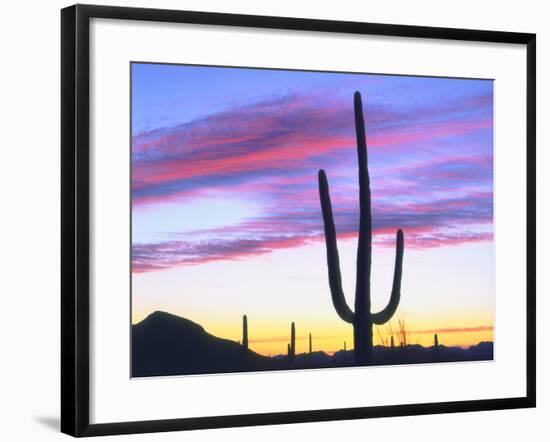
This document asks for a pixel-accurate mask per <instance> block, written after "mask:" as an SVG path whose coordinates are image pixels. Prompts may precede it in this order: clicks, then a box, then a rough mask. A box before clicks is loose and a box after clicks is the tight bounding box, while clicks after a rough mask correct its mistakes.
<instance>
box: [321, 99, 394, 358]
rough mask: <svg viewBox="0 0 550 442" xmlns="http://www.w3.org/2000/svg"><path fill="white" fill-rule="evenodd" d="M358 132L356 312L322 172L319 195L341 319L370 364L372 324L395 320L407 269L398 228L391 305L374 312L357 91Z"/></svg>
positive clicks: (369, 217) (362, 124) (363, 147)
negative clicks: (350, 328) (346, 283)
mask: <svg viewBox="0 0 550 442" xmlns="http://www.w3.org/2000/svg"><path fill="white" fill-rule="evenodd" d="M354 108H355V132H356V138H357V159H358V163H359V208H360V215H359V241H358V247H357V279H356V284H355V311H352V310H351V309H350V308H349V307H348V305H347V303H346V299H345V297H344V291H343V289H342V276H341V274H340V259H339V256H338V246H337V242H336V227H335V226H334V218H333V215H332V205H331V202H330V194H329V187H328V181H327V176H326V174H325V171H324V170H322V169H321V170H320V171H319V197H320V199H321V208H322V211H323V222H324V226H325V241H326V247H327V264H328V277H329V285H330V291H331V294H332V303H333V304H334V308H335V310H336V312H337V313H338V315H339V316H340V318H341V319H342V320H344V321H345V322H348V323H350V324H353V341H354V352H355V362H356V363H358V364H368V363H370V362H371V361H372V326H373V324H378V325H381V324H384V323H386V322H387V321H389V320H390V319H391V317H392V316H393V314H394V313H395V311H396V309H397V306H398V305H399V298H400V296H401V275H402V271H403V249H404V240H403V231H402V230H401V229H399V230H398V231H397V240H396V254H395V268H394V273H393V288H392V291H391V295H390V300H389V302H388V305H387V306H386V307H385V308H384V309H383V310H381V311H380V312H377V313H371V311H370V310H371V299H370V277H371V263H372V213H371V192H370V179H369V170H368V160H367V142H366V138H365V122H364V119H363V106H362V103H361V94H360V93H359V92H355V95H354Z"/></svg>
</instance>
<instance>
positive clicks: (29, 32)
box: [0, 0, 550, 442]
mask: <svg viewBox="0 0 550 442" xmlns="http://www.w3.org/2000/svg"><path fill="white" fill-rule="evenodd" d="M101 3H103V4H117V5H120V6H144V7H159V8H160V7H164V8H172V9H189V10H207V11H219V12H237V13H248V14H264V15H281V16H299V17H309V18H321V19H322V18H327V19H340V20H356V21H370V22H381V23H400V24H419V25H429V26H446V27H466V28H480V29H495V30H505V31H519V32H536V33H537V45H538V53H537V57H538V72H537V75H538V94H537V95H538V97H537V99H538V118H537V120H538V122H537V124H538V154H537V155H538V167H537V168H538V172H537V173H538V198H537V199H538V225H539V232H538V244H539V252H538V261H539V264H538V273H539V281H538V294H539V296H538V318H539V321H538V323H539V326H538V372H539V379H538V397H539V399H538V403H539V406H538V408H537V409H529V410H510V411H492V412H483V413H467V414H455V415H439V416H419V417H405V418H390V419H375V420H366V421H347V422H328V423H317V424H300V425H284V426H273V427H257V428H244V429H242V428H241V429H228V430H207V431H196V432H190V433H189V432H188V433H185V434H182V433H166V434H155V435H150V434H149V435H138V436H117V437H116V438H114V437H107V438H103V439H102V440H105V441H108V440H132V441H133V440H136V441H138V440H154V441H157V440H158V441H171V440H181V439H182V438H183V437H185V438H186V440H189V441H219V440H234V439H240V440H242V441H253V440H257V439H258V438H261V439H262V441H266V442H267V441H271V440H273V441H279V440H281V439H287V440H299V439H301V438H308V439H312V438H314V439H315V440H316V442H317V441H325V440H326V441H334V440H343V439H346V438H351V437H354V438H360V439H365V440H369V439H374V438H378V439H383V440H400V439H405V440H408V441H416V440H418V441H423V442H429V441H436V440H437V441H439V440H442V439H445V440H446V441H448V442H452V441H464V440H473V441H477V440H484V439H491V440H498V441H512V440H513V441H516V440H518V439H519V440H523V439H526V438H527V437H532V440H544V435H548V434H549V433H550V430H548V427H547V426H546V425H545V424H546V422H545V420H544V417H545V416H548V415H549V413H550V401H549V400H548V396H549V394H550V389H549V388H550V387H549V385H550V384H549V383H548V382H545V379H544V374H543V370H544V368H545V369H546V370H548V360H547V358H548V356H547V352H544V349H543V346H544V345H545V342H547V340H548V338H549V336H548V335H549V333H550V332H549V326H548V323H546V324H544V323H543V318H544V316H545V315H544V313H545V312H546V313H549V312H548V307H547V303H546V302H545V299H544V292H545V289H546V288H547V285H548V282H547V281H548V280H547V279H545V276H546V275H545V271H546V272H547V271H548V269H547V267H548V266H547V265H546V266H545V260H546V259H548V253H545V250H544V247H545V246H546V247H548V246H550V236H549V235H548V234H546V235H545V231H544V230H543V229H542V226H543V225H544V223H545V221H547V220H548V215H549V210H550V201H549V200H548V198H547V197H546V195H547V191H548V190H550V189H549V187H550V179H549V178H548V176H547V177H546V178H545V177H543V171H544V169H545V167H550V158H549V156H548V154H547V153H546V152H545V151H544V149H543V148H542V146H544V145H545V141H547V139H548V135H547V133H548V132H547V130H546V128H545V127H544V124H543V123H544V122H545V121H548V120H549V119H550V111H549V110H548V106H549V105H550V90H549V89H548V88H547V87H546V84H545V73H546V76H548V73H547V69H546V70H545V67H547V66H548V60H549V58H547V57H550V53H549V52H548V48H549V47H550V14H549V12H550V11H549V10H546V9H545V2H541V1H536V0H524V1H522V2H517V1H514V2H504V1H499V2H496V1H495V2H489V1H485V2H482V1H480V0H477V1H470V0H461V1H460V2H442V1H437V0H436V1H420V0H415V1H409V0H403V1H401V0H400V1H384V2H372V1H361V2H358V1H348V0H340V1H338V2H334V1H327V2H321V1H320V0H318V1H316V2H306V1H305V0H302V1H299V0H277V1H274V0H270V1H264V2H261V3H260V2H259V1H257V0H256V1H254V0H232V1H231V2H228V1H223V0H187V1H183V0H180V1H175V0H174V1H169V0H157V1H155V2H153V1H131V2H127V1H122V0H120V1H117V2H111V1H107V0H103V1H101ZM68 4H70V3H66V2H62V1H57V0H56V1H49V2H39V1H32V0H31V1H26V2H19V3H16V2H10V3H9V4H7V5H4V8H3V10H2V16H1V18H0V32H1V39H0V42H1V43H0V44H1V46H0V48H1V60H2V67H1V69H0V109H1V114H2V118H1V121H2V125H1V127H2V129H1V131H0V134H1V138H0V140H1V142H0V145H1V149H2V150H1V154H0V207H1V213H2V216H1V217H0V226H1V228H0V263H1V267H0V268H1V269H2V270H1V272H0V274H1V277H0V299H1V301H0V306H1V307H0V355H1V356H0V438H1V439H2V440H9V441H19V440H25V441H26V440H29V441H50V440H52V441H53V440H61V439H65V438H67V436H64V435H61V434H60V433H58V428H57V427H58V425H59V27H60V25H59V9H60V8H61V7H64V6H66V5H68ZM6 6H7V7H6ZM545 65H546V66H545ZM547 114H548V115H547ZM545 200H546V201H545ZM545 267H546V268H545ZM543 367H544V368H543ZM411 381H414V380H411ZM449 381H451V382H452V380H449ZM388 387H389V388H391V379H390V380H388Z"/></svg>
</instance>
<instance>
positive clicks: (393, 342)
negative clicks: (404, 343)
mask: <svg viewBox="0 0 550 442" xmlns="http://www.w3.org/2000/svg"><path fill="white" fill-rule="evenodd" d="M390 346H391V348H394V347H395V341H394V339H393V336H392V337H391V338H390Z"/></svg>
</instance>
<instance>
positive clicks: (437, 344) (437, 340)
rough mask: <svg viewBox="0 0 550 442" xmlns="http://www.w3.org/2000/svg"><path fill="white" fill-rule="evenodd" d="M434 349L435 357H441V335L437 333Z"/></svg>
mask: <svg viewBox="0 0 550 442" xmlns="http://www.w3.org/2000/svg"><path fill="white" fill-rule="evenodd" d="M434 350H435V357H436V358H439V337H438V336H437V333H436V334H435V335H434Z"/></svg>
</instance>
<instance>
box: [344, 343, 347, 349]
mask: <svg viewBox="0 0 550 442" xmlns="http://www.w3.org/2000/svg"><path fill="white" fill-rule="evenodd" d="M344 351H347V349H346V341H344Z"/></svg>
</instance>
